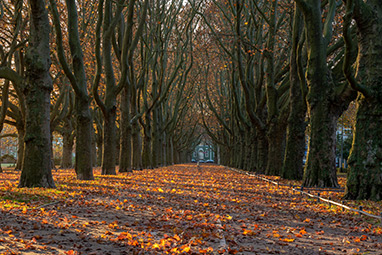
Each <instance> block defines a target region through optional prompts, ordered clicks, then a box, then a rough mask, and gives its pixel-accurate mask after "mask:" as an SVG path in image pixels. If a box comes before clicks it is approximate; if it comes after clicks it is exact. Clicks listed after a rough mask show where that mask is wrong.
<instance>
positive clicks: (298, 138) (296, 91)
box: [281, 7, 306, 180]
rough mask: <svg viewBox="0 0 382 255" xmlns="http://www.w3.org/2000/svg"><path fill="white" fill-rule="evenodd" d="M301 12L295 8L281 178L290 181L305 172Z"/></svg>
mask: <svg viewBox="0 0 382 255" xmlns="http://www.w3.org/2000/svg"><path fill="white" fill-rule="evenodd" d="M302 25H303V24H302V16H301V12H300V11H299V9H298V8H297V7H295V15H294V23H293V42H292V54H291V57H290V77H289V78H290V91H289V95H290V96H289V98H290V106H289V118H288V122H287V138H286V148H285V157H284V164H283V168H282V171H281V172H282V173H281V176H282V177H283V178H284V179H289V180H301V179H302V177H303V172H304V170H303V169H304V165H303V158H304V152H305V129H306V123H305V117H306V102H305V97H304V94H303V91H302V90H303V86H305V84H304V83H305V81H300V79H299V76H298V60H299V57H298V51H299V49H298V42H299V40H300V37H301V32H302V27H303V26H302Z"/></svg>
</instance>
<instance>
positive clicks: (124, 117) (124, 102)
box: [119, 88, 132, 173]
mask: <svg viewBox="0 0 382 255" xmlns="http://www.w3.org/2000/svg"><path fill="white" fill-rule="evenodd" d="M131 154H132V151H131V125H130V99H129V97H128V89H127V88H125V89H124V90H123V91H122V96H121V146H120V156H119V160H120V161H119V172H121V173H126V172H131V171H132V170H131Z"/></svg>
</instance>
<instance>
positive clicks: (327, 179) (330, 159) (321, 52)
mask: <svg viewBox="0 0 382 255" xmlns="http://www.w3.org/2000/svg"><path fill="white" fill-rule="evenodd" d="M296 2H297V3H298V4H299V7H300V8H301V10H302V12H303V15H304V21H305V28H306V38H307V50H308V66H307V71H306V79H307V84H308V87H309V92H308V95H307V99H308V100H307V101H308V108H309V113H310V127H311V137H310V142H309V153H308V158H307V164H306V167H305V172H304V178H303V179H304V182H303V183H304V184H303V185H304V186H308V187H313V186H319V187H338V182H337V173H336V167H335V137H336V136H335V134H336V125H337V118H338V116H333V111H332V105H331V104H332V103H333V102H332V101H331V99H332V98H333V86H332V85H333V84H331V83H330V82H329V79H328V74H329V70H328V68H327V64H326V58H327V53H326V50H327V45H328V43H329V42H328V41H329V39H328V38H324V35H323V25H322V11H321V0H313V1H309V3H307V2H305V1H301V0H299V1H296ZM330 2H331V3H334V4H335V2H333V1H330ZM333 6H334V7H335V5H333ZM330 25H331V24H330ZM331 29H332V28H331V26H329V27H326V32H328V31H331Z"/></svg>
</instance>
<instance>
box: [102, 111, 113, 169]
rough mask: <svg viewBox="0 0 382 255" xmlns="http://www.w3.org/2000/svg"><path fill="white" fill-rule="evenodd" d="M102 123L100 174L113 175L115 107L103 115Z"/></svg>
mask: <svg viewBox="0 0 382 255" xmlns="http://www.w3.org/2000/svg"><path fill="white" fill-rule="evenodd" d="M104 118H105V119H104V125H103V152H102V174H103V175H115V174H116V171H115V155H116V146H115V145H116V131H117V130H116V126H115V119H116V109H115V108H113V109H111V110H109V111H108V113H107V114H106V115H105V116H104Z"/></svg>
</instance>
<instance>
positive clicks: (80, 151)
mask: <svg viewBox="0 0 382 255" xmlns="http://www.w3.org/2000/svg"><path fill="white" fill-rule="evenodd" d="M75 109H76V158H75V170H76V173H77V178H78V179H79V180H93V179H94V176H93V162H92V156H93V154H92V139H93V138H92V134H93V132H92V131H93V130H92V124H93V122H92V117H91V113H90V105H89V102H88V100H86V99H85V98H81V99H80V98H79V97H78V96H77V95H76V105H75Z"/></svg>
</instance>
